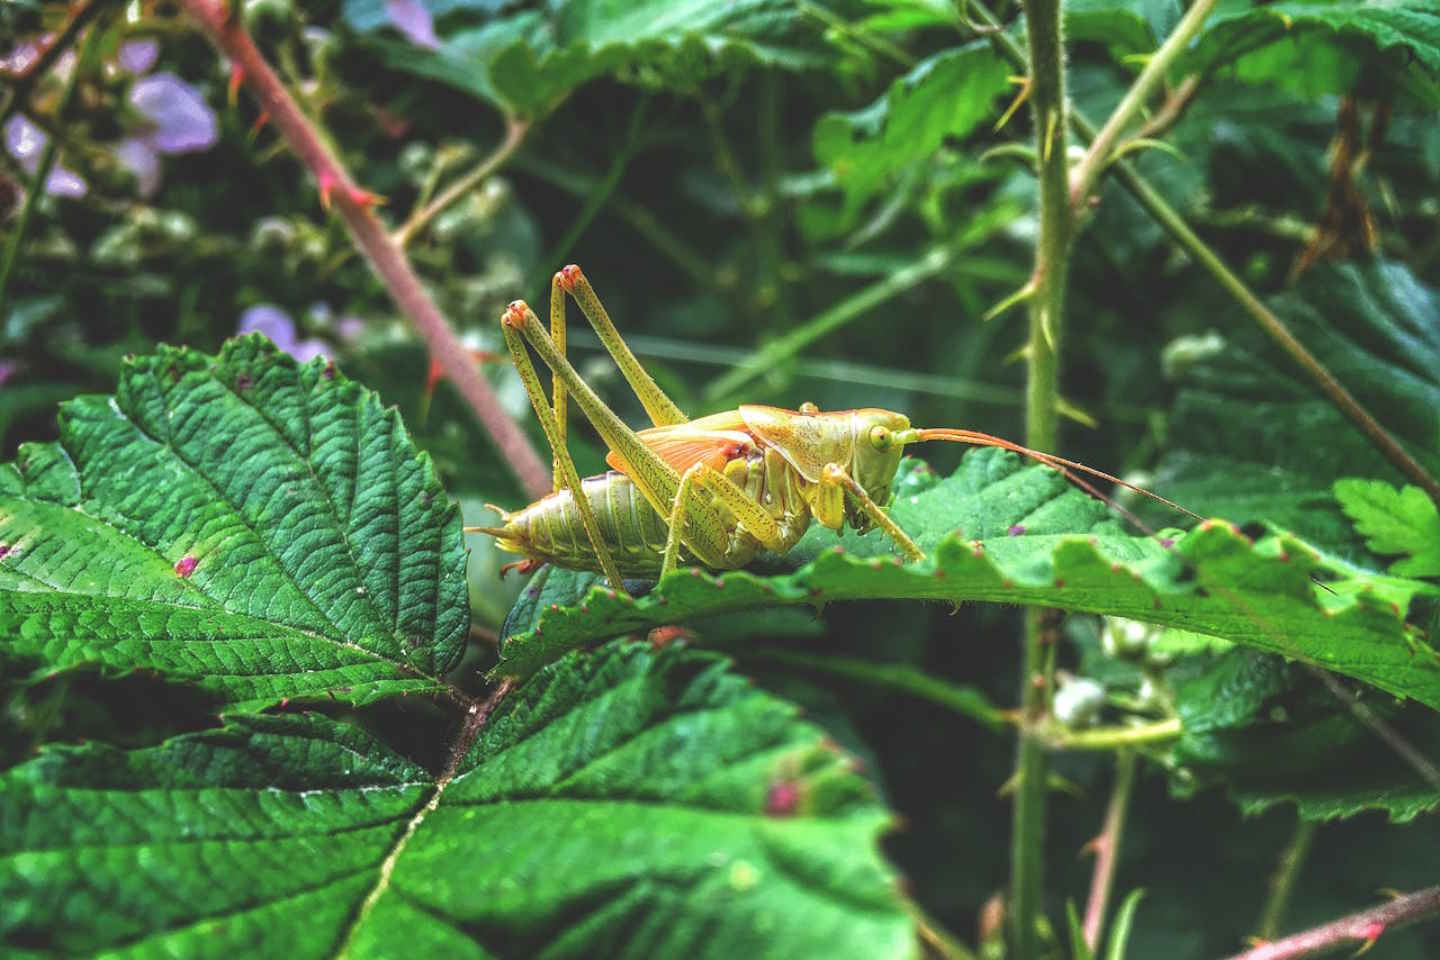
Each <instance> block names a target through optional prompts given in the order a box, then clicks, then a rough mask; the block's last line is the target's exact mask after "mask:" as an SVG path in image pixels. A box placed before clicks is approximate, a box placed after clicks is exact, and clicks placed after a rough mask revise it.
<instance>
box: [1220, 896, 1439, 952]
mask: <svg viewBox="0 0 1440 960" xmlns="http://www.w3.org/2000/svg"><path fill="white" fill-rule="evenodd" d="M1437 915H1440V887H1426V888H1425V889H1424V890H1417V891H1416V892H1415V893H1411V894H1406V895H1405V896H1402V897H1396V898H1395V899H1394V900H1391V901H1390V902H1389V903H1386V904H1382V905H1381V906H1378V907H1374V908H1372V909H1370V910H1362V911H1360V912H1359V913H1352V914H1350V916H1348V917H1341V918H1340V919H1339V920H1332V921H1330V922H1329V923H1327V924H1324V925H1323V926H1319V927H1315V928H1314V929H1312V930H1306V931H1305V932H1304V933H1297V934H1295V935H1294V936H1289V937H1286V938H1284V939H1283V940H1275V941H1272V942H1270V943H1262V944H1260V945H1259V946H1257V947H1255V948H1253V949H1250V950H1246V951H1245V952H1244V953H1237V954H1235V955H1234V956H1233V957H1231V958H1230V960H1296V958H1298V957H1319V956H1323V955H1325V954H1327V953H1334V952H1335V951H1337V950H1342V949H1344V948H1346V947H1353V946H1355V945H1357V944H1359V945H1360V946H1362V947H1363V946H1365V945H1367V944H1371V943H1374V942H1375V941H1376V940H1377V939H1378V938H1379V937H1380V936H1381V934H1384V933H1388V932H1389V931H1391V930H1396V929H1398V928H1400V927H1403V926H1406V925H1408V924H1411V923H1416V922H1418V921H1421V920H1429V919H1431V918H1432V917H1435V916H1437Z"/></svg>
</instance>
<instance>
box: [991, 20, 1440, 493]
mask: <svg viewBox="0 0 1440 960" xmlns="http://www.w3.org/2000/svg"><path fill="white" fill-rule="evenodd" d="M968 2H969V4H970V9H971V11H972V12H973V13H974V15H975V18H976V19H977V20H978V21H980V23H981V24H982V25H984V26H985V27H986V28H988V29H990V30H993V31H994V32H993V33H989V34H988V36H989V37H990V38H991V42H992V43H993V44H994V46H995V50H996V52H998V53H999V54H1000V56H1001V57H1003V58H1004V59H1005V60H1006V61H1007V62H1008V63H1009V64H1010V65H1011V66H1013V67H1014V68H1015V69H1016V70H1021V71H1024V70H1028V69H1029V58H1028V57H1027V56H1026V54H1025V51H1024V50H1022V49H1021V48H1020V45H1019V44H1018V43H1016V42H1015V40H1014V38H1013V37H1011V36H1010V35H1009V34H1008V33H1006V32H1005V31H1004V30H1003V29H1001V24H1000V21H999V20H997V19H996V18H995V15H994V14H993V13H991V12H990V10H989V8H988V7H986V6H985V4H984V3H983V2H982V0H968ZM1032 46H1033V45H1032ZM1070 125H1071V126H1072V127H1074V129H1075V133H1076V134H1077V136H1078V138H1079V139H1080V141H1081V142H1091V141H1093V140H1095V139H1096V137H1097V133H1096V130H1095V127H1094V125H1093V124H1091V123H1090V122H1089V121H1087V120H1086V119H1085V117H1084V116H1082V115H1081V114H1080V112H1079V111H1077V110H1072V111H1070ZM1110 166H1111V168H1113V169H1114V171H1115V177H1116V179H1118V180H1119V181H1120V184H1121V185H1122V186H1123V187H1125V189H1126V190H1128V191H1130V194H1131V195H1132V196H1133V197H1134V198H1135V199H1136V201H1137V202H1139V204H1140V206H1142V207H1144V208H1145V210H1146V212H1148V213H1149V214H1150V216H1152V217H1153V218H1154V219H1155V222H1156V223H1158V224H1160V226H1161V227H1162V228H1163V229H1164V230H1165V232H1166V233H1168V234H1170V238H1171V239H1172V240H1174V241H1175V242H1176V243H1177V244H1178V245H1179V246H1180V247H1181V248H1183V249H1184V250H1185V252H1186V253H1188V254H1190V256H1192V257H1194V258H1195V261H1196V262H1197V263H1198V264H1200V266H1201V267H1203V268H1204V269H1205V270H1206V271H1207V272H1208V273H1209V274H1210V275H1211V276H1212V277H1213V278H1214V279H1215V280H1216V281H1217V282H1218V283H1219V284H1220V286H1221V287H1222V288H1224V290H1225V292H1227V293H1229V294H1230V296H1231V297H1233V298H1234V299H1235V302H1236V303H1238V304H1239V305H1240V307H1241V308H1242V309H1243V310H1244V311H1245V312H1246V313H1248V314H1249V315H1250V317H1251V319H1253V320H1254V321H1255V322H1256V323H1257V324H1259V325H1260V328H1261V329H1262V330H1264V331H1265V333H1266V335H1268V336H1269V337H1270V338H1271V339H1272V340H1274V341H1275V343H1276V344H1277V345H1278V346H1279V347H1280V348H1281V349H1282V350H1284V351H1285V352H1286V353H1287V354H1289V356H1290V358H1291V359H1293V360H1294V361H1295V362H1296V363H1297V364H1298V365H1299V366H1300V368H1301V369H1302V370H1304V371H1305V374H1306V375H1307V376H1308V377H1309V378H1310V379H1311V381H1313V382H1314V383H1315V385H1316V386H1317V387H1319V388H1320V391H1321V392H1322V393H1324V394H1325V397H1326V399H1328V400H1329V401H1330V403H1331V404H1333V405H1334V407H1335V409H1337V410H1339V411H1340V412H1341V413H1343V414H1344V415H1345V416H1346V417H1348V418H1349V419H1350V422H1351V423H1353V424H1354V425H1355V426H1356V428H1357V429H1359V430H1360V432H1361V433H1363V434H1365V436H1366V438H1367V439H1369V441H1370V443H1371V444H1372V445H1373V446H1374V447H1375V449H1377V450H1379V451H1380V453H1381V454H1382V455H1383V456H1384V457H1385V459H1387V460H1389V461H1390V463H1391V464H1392V465H1394V467H1395V468H1396V469H1397V470H1399V471H1400V472H1401V473H1403V474H1404V475H1405V476H1407V477H1409V478H1410V479H1411V480H1412V481H1414V483H1415V484H1416V485H1417V486H1419V487H1420V488H1421V489H1422V490H1424V491H1425V493H1426V494H1427V495H1428V496H1429V497H1430V499H1431V500H1433V501H1434V502H1435V503H1436V504H1437V505H1440V480H1437V479H1436V478H1435V477H1434V476H1433V475H1432V474H1431V473H1430V472H1429V471H1428V470H1426V469H1425V467H1424V466H1422V465H1421V464H1420V462H1419V461H1417V460H1416V459H1415V458H1414V457H1412V456H1410V454H1409V452H1407V451H1406V450H1405V448H1404V447H1402V446H1401V445H1400V442H1399V441H1398V440H1396V439H1395V438H1394V437H1393V436H1391V434H1390V432H1389V431H1388V430H1386V429H1385V427H1384V426H1383V425H1381V423H1380V422H1379V421H1378V420H1376V419H1375V417H1374V416H1373V415H1372V414H1371V413H1370V411H1368V410H1366V409H1365V407H1364V406H1362V405H1361V404H1360V402H1359V401H1358V400H1356V399H1355V397H1354V396H1353V395H1352V394H1351V393H1350V391H1349V390H1347V389H1345V385H1344V384H1342V383H1341V382H1340V381H1339V380H1338V379H1336V377H1335V375H1334V374H1333V373H1331V372H1330V370H1329V369H1328V368H1326V366H1325V365H1324V364H1322V363H1321V362H1320V361H1319V359H1317V358H1316V357H1315V355H1314V354H1312V353H1311V352H1310V351H1309V350H1308V349H1306V347H1305V345H1304V344H1303V343H1301V342H1300V341H1299V340H1298V339H1296V337H1295V335H1294V334H1293V333H1291V332H1290V328H1289V327H1288V326H1286V325H1285V322H1284V321H1283V320H1281V319H1280V318H1279V317H1278V316H1276V315H1275V313H1274V312H1273V311H1271V310H1270V308H1269V307H1267V306H1265V304H1264V303H1262V302H1261V300H1260V298H1259V297H1257V296H1256V295H1255V294H1254V292H1252V291H1251V290H1250V288H1249V287H1247V286H1245V282H1244V281H1243V280H1241V279H1240V278H1239V277H1238V276H1236V275H1235V273H1234V272H1233V271H1231V269H1230V268H1229V267H1228V266H1226V265H1225V261H1223V260H1221V259H1220V255H1219V254H1217V253H1216V252H1215V251H1214V250H1212V249H1211V248H1210V247H1209V246H1208V245H1207V244H1206V243H1205V241H1204V240H1201V239H1200V237H1199V236H1198V235H1197V234H1196V233H1195V231H1194V230H1191V229H1190V226H1189V225H1188V224H1187V223H1186V222H1185V218H1184V217H1182V216H1180V214H1179V213H1178V212H1177V211H1176V210H1175V208H1174V207H1172V206H1170V204H1169V203H1167V202H1166V200H1165V198H1164V197H1162V196H1160V194H1159V192H1158V191H1156V190H1155V188H1154V187H1152V186H1151V185H1150V182H1149V181H1148V180H1146V179H1145V178H1144V177H1142V176H1141V175H1140V174H1139V173H1138V172H1137V171H1136V170H1135V168H1134V166H1132V165H1131V164H1130V163H1129V162H1127V161H1125V160H1115V161H1114V162H1113V163H1111V165H1110Z"/></svg>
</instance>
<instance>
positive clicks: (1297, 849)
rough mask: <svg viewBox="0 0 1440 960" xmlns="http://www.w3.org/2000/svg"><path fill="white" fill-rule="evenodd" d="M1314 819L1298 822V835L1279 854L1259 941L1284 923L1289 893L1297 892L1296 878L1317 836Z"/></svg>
mask: <svg viewBox="0 0 1440 960" xmlns="http://www.w3.org/2000/svg"><path fill="white" fill-rule="evenodd" d="M1315 826H1316V824H1315V821H1313V820H1300V819H1297V820H1296V822H1295V836H1293V837H1291V838H1290V842H1289V843H1288V844H1287V845H1286V846H1285V851H1284V852H1283V853H1281V854H1280V862H1279V863H1278V864H1276V866H1275V876H1274V877H1272V878H1271V880H1270V895H1269V896H1268V897H1266V898H1265V909H1264V910H1262V911H1261V913H1260V926H1259V929H1257V930H1256V932H1255V936H1256V937H1257V938H1258V939H1260V940H1271V939H1273V938H1274V937H1275V935H1276V934H1278V933H1279V932H1280V925H1281V924H1282V923H1284V922H1285V910H1286V908H1287V907H1289V906H1290V894H1292V893H1293V892H1294V891H1295V881H1296V880H1298V879H1299V878H1300V869H1301V867H1303V866H1304V865H1305V858H1306V856H1307V855H1309V853H1310V843H1311V841H1312V840H1314V839H1315Z"/></svg>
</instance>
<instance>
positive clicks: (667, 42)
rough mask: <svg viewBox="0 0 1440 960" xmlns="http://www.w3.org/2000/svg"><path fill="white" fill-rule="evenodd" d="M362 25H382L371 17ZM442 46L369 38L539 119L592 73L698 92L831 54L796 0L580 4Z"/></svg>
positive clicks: (387, 51) (448, 39)
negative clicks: (757, 68)
mask: <svg viewBox="0 0 1440 960" xmlns="http://www.w3.org/2000/svg"><path fill="white" fill-rule="evenodd" d="M364 26H380V24H379V23H372V21H370V20H366V21H365V22H364ZM441 40H442V42H441V44H440V46H439V48H438V49H435V50H427V49H424V48H421V47H417V46H415V45H413V44H409V43H404V42H401V41H394V40H386V39H380V38H373V39H371V40H370V41H369V42H370V43H371V44H372V45H374V47H375V49H377V50H378V51H379V53H380V55H381V57H382V58H383V59H384V60H385V62H386V64H387V65H388V66H390V67H392V68H394V69H396V70H401V71H405V72H408V73H413V74H417V75H420V76H424V77H428V78H430V79H433V80H438V81H440V82H442V83H447V84H449V85H451V86H454V87H456V88H458V89H461V90H464V91H466V92H468V93H471V94H474V95H475V96H478V97H481V98H483V99H486V100H490V101H492V102H494V103H495V104H497V105H498V106H500V107H502V108H503V109H505V110H508V111H512V112H514V113H516V114H519V115H521V116H540V115H543V114H545V113H547V112H548V111H549V110H551V109H553V108H554V107H555V106H556V105H557V104H558V103H559V102H560V101H561V100H563V99H564V98H565V97H566V96H567V95H569V94H570V92H571V91H573V90H574V89H576V88H577V87H579V86H581V85H583V84H585V83H587V82H588V81H590V80H593V79H595V78H596V77H600V76H605V75H622V76H625V77H627V78H630V79H635V80H640V81H642V82H647V83H659V84H662V85H665V86H668V87H678V88H682V89H695V88H697V86H698V84H699V82H700V81H701V80H703V79H704V78H705V77H706V76H707V75H709V74H711V73H714V72H716V71H720V70H726V69H730V68H732V67H743V66H748V65H762V66H767V67H775V68H779V69H790V70H800V69H809V68H814V67H817V66H821V65H823V64H825V63H827V62H828V61H829V59H830V58H831V53H832V52H833V51H831V50H830V49H829V48H827V46H826V44H825V42H824V39H823V36H822V30H821V22H820V21H819V20H817V19H815V18H813V17H808V16H806V15H805V14H804V13H803V12H802V11H801V10H800V9H798V8H797V7H796V5H795V4H794V3H792V2H790V0H742V2H739V3H728V2H721V0H688V2H684V3H673V2H668V0H639V2H636V0H584V2H579V3H567V4H564V5H561V6H558V7H556V8H554V10H553V12H551V13H549V14H545V13H541V12H539V11H521V12H518V13H515V14H512V15H509V16H507V17H505V18H503V19H497V20H493V21H490V22H488V23H485V24H483V25H481V26H478V27H476V26H472V27H466V28H463V29H460V30H457V31H456V32H454V33H452V34H450V35H448V36H445V37H442V38H441Z"/></svg>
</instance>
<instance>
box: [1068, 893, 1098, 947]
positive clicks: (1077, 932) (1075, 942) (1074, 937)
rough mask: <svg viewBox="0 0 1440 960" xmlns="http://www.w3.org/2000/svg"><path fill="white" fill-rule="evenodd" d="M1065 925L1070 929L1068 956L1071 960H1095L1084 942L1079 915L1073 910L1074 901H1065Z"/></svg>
mask: <svg viewBox="0 0 1440 960" xmlns="http://www.w3.org/2000/svg"><path fill="white" fill-rule="evenodd" d="M1065 924H1066V926H1068V927H1069V928H1070V956H1071V958H1072V960H1095V954H1094V953H1093V952H1092V951H1091V950H1090V946H1089V944H1087V943H1086V942H1085V928H1084V927H1083V926H1082V925H1081V923H1080V914H1079V913H1077V912H1076V910H1075V901H1074V900H1066V901H1065Z"/></svg>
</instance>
